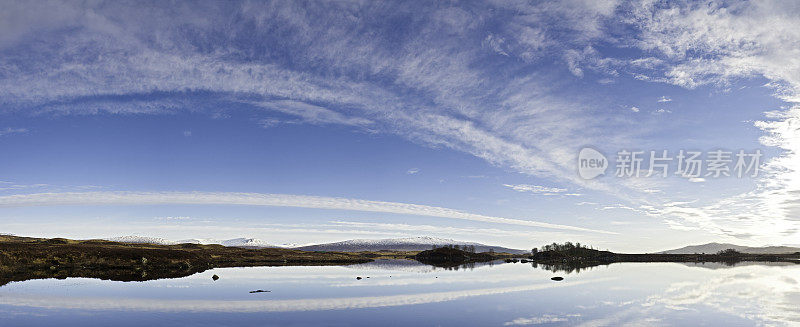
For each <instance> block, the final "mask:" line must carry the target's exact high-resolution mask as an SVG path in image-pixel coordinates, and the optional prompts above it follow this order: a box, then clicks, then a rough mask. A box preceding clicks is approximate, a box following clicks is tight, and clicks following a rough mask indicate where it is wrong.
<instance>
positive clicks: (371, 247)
mask: <svg viewBox="0 0 800 327" xmlns="http://www.w3.org/2000/svg"><path fill="white" fill-rule="evenodd" d="M445 245H472V246H475V251H476V252H487V251H490V250H493V251H495V252H509V253H518V254H522V253H527V252H528V251H526V250H519V249H509V248H504V247H501V246H492V245H485V244H481V243H475V242H464V241H456V240H451V239H446V238H436V237H427V236H423V237H406V238H387V239H355V240H347V241H342V242H334V243H325V244H315V245H307V246H301V247H297V248H295V249H297V250H305V251H340V252H358V251H381V250H389V251H422V250H430V249H431V248H433V247H440V246H445Z"/></svg>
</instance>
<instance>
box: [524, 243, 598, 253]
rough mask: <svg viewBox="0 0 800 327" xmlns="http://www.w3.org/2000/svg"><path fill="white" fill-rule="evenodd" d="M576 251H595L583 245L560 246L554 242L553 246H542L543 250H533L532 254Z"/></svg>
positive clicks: (568, 244) (565, 244) (566, 244)
mask: <svg viewBox="0 0 800 327" xmlns="http://www.w3.org/2000/svg"><path fill="white" fill-rule="evenodd" d="M574 249H592V250H593V248H592V247H588V246H585V245H583V244H581V243H572V242H564V243H563V244H558V243H555V242H553V243H552V244H547V245H545V246H542V248H541V249H539V248H533V249H531V254H536V253H539V252H540V251H542V252H544V251H554V252H565V251H570V250H574Z"/></svg>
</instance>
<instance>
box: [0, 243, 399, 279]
mask: <svg viewBox="0 0 800 327" xmlns="http://www.w3.org/2000/svg"><path fill="white" fill-rule="evenodd" d="M411 254H413V253H407V252H361V253H345V252H307V251H300V250H291V249H280V248H264V249H246V248H235V247H225V246H222V245H216V244H213V245H199V244H178V245H155V244H133V243H118V242H111V241H103V240H86V241H78V240H68V239H61V238H54V239H43V238H29V237H18V236H4V235H0V285H5V284H7V283H9V282H12V281H20V280H28V279H41V278H67V277H90V278H99V279H110V280H119V281H144V280H151V279H159V278H175V277H183V276H188V275H192V274H195V273H198V272H202V271H205V270H208V269H212V268H224V267H253V266H288V265H345V264H357V263H366V262H369V261H372V260H374V259H376V258H405V257H407V256H408V255H411Z"/></svg>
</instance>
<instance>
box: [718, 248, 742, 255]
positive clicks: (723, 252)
mask: <svg viewBox="0 0 800 327" xmlns="http://www.w3.org/2000/svg"><path fill="white" fill-rule="evenodd" d="M740 254H742V253H741V252H739V251H736V250H734V249H725V250H722V251H719V252H717V255H721V256H737V255H740Z"/></svg>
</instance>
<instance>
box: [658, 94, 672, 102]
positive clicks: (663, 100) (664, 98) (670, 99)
mask: <svg viewBox="0 0 800 327" xmlns="http://www.w3.org/2000/svg"><path fill="white" fill-rule="evenodd" d="M658 102H659V103H665V102H672V98H670V97H668V96H666V95H665V96H662V97H660V98H658Z"/></svg>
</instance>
